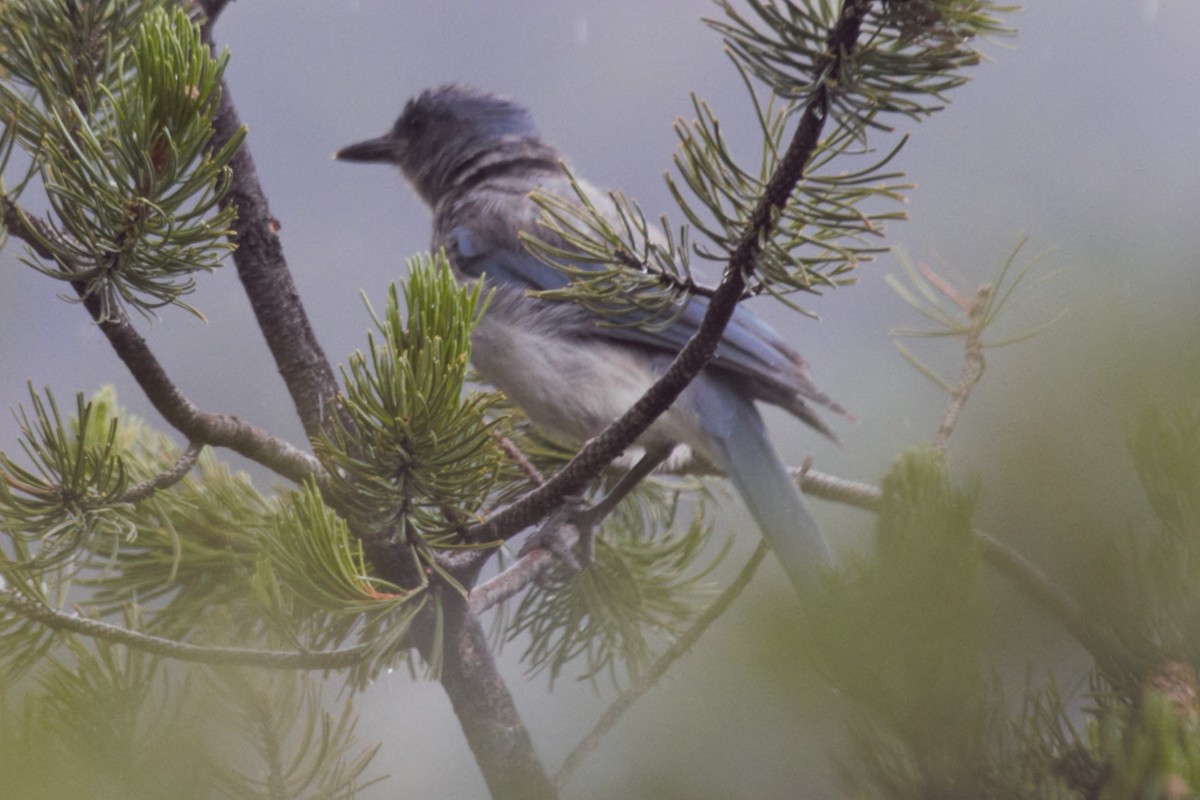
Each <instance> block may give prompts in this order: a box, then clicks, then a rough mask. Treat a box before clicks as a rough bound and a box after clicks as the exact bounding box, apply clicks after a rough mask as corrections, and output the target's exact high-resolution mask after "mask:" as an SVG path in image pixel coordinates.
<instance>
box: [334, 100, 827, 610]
mask: <svg viewBox="0 0 1200 800" xmlns="http://www.w3.org/2000/svg"><path fill="white" fill-rule="evenodd" d="M335 157H336V158H338V159H340V160H343V161H357V162H382V163H389V164H394V165H396V166H398V167H399V168H400V171H401V173H402V174H403V175H404V177H405V178H406V179H407V180H408V182H409V183H410V184H412V187H413V188H414V189H415V190H416V192H417V194H419V195H420V196H421V199H422V200H424V201H425V203H427V204H428V205H429V207H430V209H432V211H433V249H434V251H435V252H436V251H438V250H441V249H444V251H445V253H446V255H447V257H448V258H449V260H450V263H451V264H452V265H453V267H454V269H455V270H456V271H457V273H458V275H459V277H460V278H461V279H464V280H477V279H483V280H484V281H485V286H486V288H487V289H490V290H492V291H493V292H494V294H493V296H492V300H491V303H490V305H489V306H488V308H487V311H486V313H485V314H484V317H483V319H482V320H481V322H480V323H479V326H478V327H477V329H476V330H475V333H474V336H473V338H472V341H471V360H472V362H473V363H474V365H475V367H476V369H478V370H479V372H480V374H482V375H483V377H484V378H486V379H487V380H488V381H490V382H491V383H492V384H494V385H495V386H496V387H498V388H499V389H501V390H502V391H503V392H504V393H505V394H506V395H508V397H509V398H510V399H511V400H512V402H513V403H515V404H516V405H517V406H518V407H519V408H520V409H521V410H522V411H524V412H525V414H526V415H527V416H528V417H529V418H530V419H531V420H532V421H533V422H534V424H535V425H537V426H538V427H540V428H541V429H542V430H543V431H545V432H546V433H547V434H549V435H550V436H552V437H554V438H557V439H560V440H563V441H564V442H567V443H575V444H578V443H582V442H584V441H586V440H587V439H589V438H591V437H593V436H596V435H597V434H598V433H600V431H602V430H603V429H604V428H605V426H607V425H608V424H609V423H610V422H612V421H613V420H614V419H615V418H616V417H617V416H619V415H620V414H621V413H623V412H624V411H626V410H627V409H628V408H629V407H630V406H631V405H632V404H633V403H634V401H635V400H637V398H638V397H640V396H641V395H642V393H643V392H645V391H646V389H647V388H649V386H650V385H651V383H653V381H654V380H655V379H656V377H657V376H659V375H660V374H662V372H663V371H664V370H665V369H666V367H667V366H668V365H669V364H670V362H671V360H672V359H673V358H674V357H675V355H676V354H677V353H678V352H679V350H680V349H681V348H682V347H683V345H684V344H685V343H686V342H687V341H688V339H689V338H691V336H692V334H693V333H694V332H695V331H696V328H697V326H698V325H699V324H700V321H701V319H702V318H703V316H704V312H705V310H706V308H707V306H708V302H707V300H706V299H705V298H703V297H693V298H691V299H690V300H689V301H688V303H687V305H686V307H685V308H684V309H683V310H682V313H681V314H680V315H679V316H678V318H677V319H676V320H675V321H674V323H673V324H671V325H670V326H668V327H666V328H665V329H659V328H652V327H639V326H638V325H636V324H634V325H613V324H611V322H612V320H611V319H610V320H605V319H602V318H601V317H599V316H597V315H595V314H594V313H592V312H590V311H588V310H586V309H584V308H582V307H581V306H579V305H577V304H575V303H572V302H569V301H562V300H558V301H555V300H549V299H544V298H538V297H534V296H531V292H532V291H537V290H546V289H557V288H561V287H563V286H565V285H566V284H567V283H568V282H569V280H570V278H569V276H568V275H567V274H566V273H565V272H563V271H562V270H557V269H555V268H553V267H551V266H548V265H547V264H545V263H543V262H542V261H540V260H539V259H538V258H536V257H535V256H534V255H533V254H531V253H530V252H529V251H528V250H526V248H525V246H524V245H523V244H522V241H521V235H522V234H525V235H530V236H536V237H540V238H541V239H543V240H547V241H549V242H550V243H552V244H555V245H558V246H560V247H562V246H564V243H563V242H562V241H561V240H559V239H558V238H557V237H556V236H555V235H554V234H553V233H552V232H550V231H548V230H547V229H546V228H545V227H544V226H541V225H539V224H538V217H539V214H540V209H539V207H538V206H537V205H536V204H535V203H534V202H533V201H532V200H531V199H530V193H531V192H533V191H535V190H536V191H539V192H541V193H544V194H550V195H555V196H557V197H559V198H562V199H564V200H567V201H570V202H578V200H577V198H576V195H575V193H574V191H573V189H572V187H571V183H570V180H569V178H568V177H567V175H566V173H565V171H564V169H563V157H562V155H561V154H560V153H559V152H558V150H556V149H555V148H554V147H552V146H551V145H549V144H547V143H546V142H544V141H543V140H542V139H541V138H540V137H539V135H538V132H537V130H536V128H535V127H534V124H533V120H532V118H531V117H530V114H529V112H528V111H527V110H526V109H524V108H522V107H521V106H519V105H517V104H515V103H513V102H511V101H509V100H507V99H504V98H501V97H498V96H496V95H493V94H489V93H485V92H480V91H477V90H473V89H470V88H466V87H463V86H458V85H449V86H442V87H439V88H436V89H429V90H427V91H425V92H423V93H421V94H420V95H419V96H417V97H415V98H413V99H412V100H410V101H409V102H408V104H407V105H406V106H405V107H404V110H403V112H402V113H401V114H400V117H399V119H397V120H396V123H395V125H393V127H392V129H391V130H390V131H388V132H387V133H385V134H384V135H382V136H380V137H378V138H375V139H369V140H367V141H363V142H359V143H357V144H353V145H350V146H349V147H346V148H344V149H342V150H340V151H338V152H337V153H336V154H335ZM581 185H582V186H583V188H584V190H585V191H586V192H588V193H589V195H590V197H591V198H592V199H593V200H594V202H595V204H596V206H597V207H598V208H601V209H605V210H606V211H612V208H613V206H612V201H611V199H610V198H609V197H608V195H607V194H606V193H603V192H599V191H597V190H595V189H594V188H592V187H591V186H589V185H588V184H586V183H582V184H581ZM580 266H583V267H587V266H588V265H587V264H581V265H580ZM606 322H607V323H608V324H605V323H606ZM756 400H763V401H766V402H768V403H773V404H775V405H778V406H781V407H783V408H785V409H787V410H788V411H789V412H791V413H792V414H794V415H795V416H796V417H798V418H800V419H801V420H803V421H804V422H806V423H808V424H809V425H811V426H812V427H814V428H816V429H817V430H819V431H822V432H823V433H825V434H827V435H829V431H828V429H827V428H826V427H825V426H824V425H823V424H822V422H821V421H820V420H819V419H818V418H817V416H816V415H815V413H814V412H813V409H812V407H811V404H812V403H817V404H821V405H824V406H826V407H829V408H831V409H833V410H835V411H839V412H840V411H841V409H840V408H838V406H837V405H836V404H834V403H832V402H831V401H830V400H829V399H828V398H827V397H826V396H825V395H824V394H822V393H821V392H820V391H818V390H817V388H816V387H815V386H814V385H813V383H812V382H811V381H810V380H809V377H808V371H807V367H806V365H805V363H804V360H803V359H801V357H800V356H799V355H798V354H797V353H796V352H795V351H794V350H792V349H791V348H789V347H788V346H787V345H786V344H785V343H784V342H783V341H782V340H781V339H780V337H779V335H778V334H777V333H775V331H773V330H772V329H771V328H770V327H769V326H767V325H766V324H765V323H764V322H762V321H761V320H759V319H758V318H757V317H755V316H754V315H753V314H752V313H750V311H749V310H747V309H745V308H744V307H739V308H738V309H737V312H736V313H735V314H734V316H733V319H732V320H731V322H730V323H729V326H728V328H727V329H726V331H725V335H724V338H723V339H722V341H721V344H720V346H719V348H718V350H717V354H716V357H715V358H714V360H713V361H712V362H711V363H710V364H709V365H708V367H707V368H706V369H705V370H704V371H703V372H702V373H701V374H700V375H699V376H697V378H696V379H695V380H694V381H693V382H692V383H691V384H690V385H689V387H688V388H687V389H686V390H685V391H684V392H683V394H682V395H680V397H679V398H678V400H677V401H676V402H675V403H674V405H672V407H671V408H670V409H668V410H667V411H666V412H665V413H664V414H663V415H662V416H661V417H659V418H658V419H657V420H656V421H655V423H654V424H653V425H652V426H651V427H650V429H649V430H647V431H646V433H645V434H644V435H643V436H642V437H641V438H640V439H639V441H638V443H637V444H638V445H639V446H640V447H641V448H643V449H644V452H645V455H644V456H643V458H642V459H641V461H639V462H638V464H637V465H636V466H635V467H634V468H633V469H632V470H630V473H629V474H628V475H627V476H626V479H625V480H623V481H622V482H621V483H620V484H618V486H619V487H620V486H624V487H625V488H626V489H628V488H631V487H632V484H633V483H635V482H636V481H637V480H638V479H640V478H641V477H643V476H644V475H645V474H647V473H648V472H650V471H651V470H652V469H654V468H655V467H656V466H657V465H658V464H659V463H660V462H662V461H663V460H665V459H666V458H668V457H671V458H673V459H677V458H680V457H681V456H680V453H683V456H682V457H683V458H684V459H687V458H691V459H695V460H698V461H699V462H700V464H701V465H702V468H707V469H709V470H710V471H711V470H712V469H715V470H718V471H720V472H723V473H724V474H726V475H728V476H729V478H730V480H731V481H732V482H733V484H734V486H735V487H736V488H737V491H738V493H739V494H740V495H741V496H742V498H743V499H744V501H745V503H746V505H747V506H748V507H749V509H750V512H751V514H752V515H753V516H754V519H755V521H756V522H757V524H758V526H759V528H760V529H761V530H762V532H763V535H764V536H765V537H766V539H767V541H768V542H769V543H770V545H771V548H772V549H773V550H774V552H775V553H776V555H777V557H778V558H779V560H780V561H781V562H782V564H783V566H784V568H785V569H786V570H787V573H788V575H789V577H790V578H791V580H792V582H793V583H794V584H795V585H796V586H797V587H803V586H805V585H808V584H811V582H812V580H813V578H814V576H815V575H816V574H817V572H818V569H819V568H820V567H822V566H825V565H827V564H829V561H830V558H829V551H828V549H827V547H826V544H825V541H824V539H823V538H822V536H821V532H820V530H819V529H818V528H817V525H816V523H815V521H814V520H813V518H812V516H811V515H810V514H809V511H808V509H807V508H806V506H805V503H804V500H803V499H802V497H801V495H800V492H799V491H798V489H797V488H796V484H795V482H794V481H793V479H792V477H791V476H790V475H789V474H788V471H787V469H786V468H785V467H784V464H783V462H782V461H781V460H780V458H779V455H778V454H777V453H776V451H775V448H774V447H772V445H771V442H770V440H769V439H768V438H767V432H766V428H765V427H764V425H763V422H762V418H761V417H760V416H759V413H758V409H757V408H756V407H755V401H756ZM612 496H614V497H619V493H618V492H617V491H616V490H614V492H613V495H612ZM604 502H605V501H601V503H602V504H603V503H604ZM609 507H611V505H609V506H607V507H606V509H605V510H607V508H609Z"/></svg>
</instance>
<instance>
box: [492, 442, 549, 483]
mask: <svg viewBox="0 0 1200 800" xmlns="http://www.w3.org/2000/svg"><path fill="white" fill-rule="evenodd" d="M496 444H498V445H499V446H500V449H501V450H502V451H504V455H506V456H508V459H509V461H512V462H513V463H514V464H516V465H517V468H518V469H519V470H521V472H522V474H524V475H525V477H526V478H527V479H528V480H529V482H530V483H532V484H533V485H534V486H541V485H542V484H544V483H545V482H546V479H545V478H544V477H542V473H541V472H540V471H539V470H538V468H537V467H536V466H534V464H533V462H532V461H530V460H529V456H527V455H525V454H524V453H522V452H521V448H519V447H517V444H516V442H514V441H513V440H512V439H509V438H508V437H507V436H497V437H496Z"/></svg>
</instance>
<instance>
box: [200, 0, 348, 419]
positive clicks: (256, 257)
mask: <svg viewBox="0 0 1200 800" xmlns="http://www.w3.org/2000/svg"><path fill="white" fill-rule="evenodd" d="M222 5H223V4H222V3H220V2H215V1H214V0H210V2H208V3H206V4H205V6H212V7H214V8H215V9H216V10H218V11H219V10H220V7H221V6H222ZM202 7H203V6H202ZM213 21H214V19H213V18H212V17H211V16H210V19H209V20H208V22H206V23H205V25H204V26H203V28H202V34H203V40H204V42H205V43H206V44H207V45H208V46H209V47H210V48H212V50H213V53H214V55H215V54H216V49H217V48H216V45H215V43H214V42H213V38H212V23H213ZM241 127H242V122H241V119H240V118H239V117H238V113H237V108H236V107H235V106H234V104H233V99H232V94H231V93H230V91H229V85H228V84H227V83H226V82H224V81H223V82H222V84H221V102H220V105H219V106H218V108H217V114H216V117H214V119H213V138H212V146H213V148H214V149H219V148H221V147H222V146H224V145H225V143H226V142H228V141H229V140H230V139H231V138H232V137H233V136H234V135H236V134H237V132H238V131H239V130H240V129H241ZM229 167H230V169H231V170H232V173H233V178H232V181H231V183H230V186H229V191H227V192H226V193H225V195H224V197H222V199H221V207H222V208H224V207H227V206H233V207H234V208H236V209H237V217H236V219H235V220H234V222H233V230H234V233H235V237H234V238H235V241H236V242H237V249H235V250H234V251H233V263H234V265H235V266H236V267H237V273H238V277H239V278H240V279H241V281H242V286H243V288H244V289H245V291H246V297H247V298H248V299H249V300H250V307H251V309H253V311H254V317H255V319H256V320H258V327H259V330H261V331H262V334H263V338H264V339H265V340H266V342H267V347H268V348H269V349H270V351H271V356H272V358H273V359H274V360H275V365H276V366H277V367H278V369H279V374H280V375H281V376H282V377H283V381H284V383H285V384H286V385H287V388H288V392H289V393H290V394H291V397H292V402H293V403H294V404H295V406H296V411H297V413H298V414H299V416H300V421H301V422H302V423H303V425H304V430H305V432H306V433H307V434H308V436H309V438H312V437H314V436H317V435H318V434H320V433H321V432H322V430H323V425H324V421H325V419H326V416H327V415H328V413H329V412H330V411H331V410H333V409H335V408H336V407H337V406H336V401H337V392H338V384H337V379H336V377H335V376H334V372H333V367H332V366H330V364H329V360H328V359H327V358H326V357H325V353H324V351H323V350H322V349H321V345H320V343H319V342H318V341H317V337H316V334H315V333H313V329H312V326H311V325H310V324H309V321H308V315H307V314H306V313H305V311H304V305H303V304H302V303H301V301H300V294H299V292H297V290H296V284H295V282H294V281H293V280H292V274H291V272H290V271H289V270H288V265H287V260H286V259H285V258H284V256H283V245H282V243H281V242H280V240H279V234H278V231H279V222H278V221H277V220H276V219H275V218H274V217H273V216H271V211H270V208H269V207H268V205H267V198H266V195H265V194H264V193H263V190H262V186H261V184H259V182H258V173H257V170H256V169H255V167H254V159H253V158H252V157H251V155H250V149H249V147H248V145H247V144H246V143H245V142H243V143H242V146H241V147H240V148H238V151H237V154H236V155H234V157H233V159H232V160H231V161H230V163H229Z"/></svg>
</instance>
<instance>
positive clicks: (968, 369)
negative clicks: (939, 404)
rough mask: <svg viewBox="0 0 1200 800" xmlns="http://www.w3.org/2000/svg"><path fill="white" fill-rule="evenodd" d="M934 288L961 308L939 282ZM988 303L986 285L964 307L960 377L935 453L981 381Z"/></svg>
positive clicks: (953, 294)
mask: <svg viewBox="0 0 1200 800" xmlns="http://www.w3.org/2000/svg"><path fill="white" fill-rule="evenodd" d="M924 274H925V277H926V280H931V279H930V277H929V276H930V275H932V274H934V273H933V271H932V270H926V271H925V272H924ZM939 281H940V279H939ZM934 286H936V287H938V288H939V289H941V290H942V292H943V293H944V294H946V296H947V297H949V298H951V299H952V300H954V301H955V302H956V303H958V304H960V305H961V303H962V298H961V297H960V296H959V295H958V293H957V292H955V291H954V290H953V288H952V287H949V286H945V288H943V283H942V282H938V283H934ZM991 300H992V287H991V286H990V285H989V284H986V283H985V284H984V285H982V286H980V287H979V290H978V291H976V292H975V298H974V300H973V301H971V302H970V303H969V304H968V305H967V320H968V323H969V324H968V325H967V329H966V331H965V337H964V341H963V347H964V358H963V365H962V371H961V372H960V373H959V377H958V385H957V386H955V387H954V391H952V392H951V393H950V401H949V402H948V403H947V404H946V411H945V413H943V414H942V422H941V424H940V425H939V426H938V431H937V434H935V435H934V437H933V448H934V449H935V450H937V451H938V452H945V450H946V444H947V443H948V442H949V441H950V435H951V434H952V433H954V426H955V424H956V423H957V422H958V417H959V415H960V414H961V413H962V410H963V407H964V406H965V405H966V403H967V398H969V397H970V396H971V390H972V389H974V388H975V385H976V384H978V383H979V380H980V379H981V378H982V377H983V366H984V364H983V329H984V327H985V326H986V325H987V309H988V304H989V303H990V302H991Z"/></svg>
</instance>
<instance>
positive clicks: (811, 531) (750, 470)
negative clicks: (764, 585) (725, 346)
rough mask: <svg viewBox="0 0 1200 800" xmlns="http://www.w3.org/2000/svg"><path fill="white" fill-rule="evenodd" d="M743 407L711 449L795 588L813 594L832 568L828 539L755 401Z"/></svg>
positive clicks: (725, 427) (712, 443)
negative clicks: (825, 570)
mask: <svg viewBox="0 0 1200 800" xmlns="http://www.w3.org/2000/svg"><path fill="white" fill-rule="evenodd" d="M740 405H741V407H740V408H738V409H737V411H736V412H735V413H734V415H733V417H732V419H728V420H727V423H728V424H727V425H725V426H722V427H723V428H724V429H723V430H722V431H721V432H720V435H719V436H712V438H711V439H710V447H711V448H712V450H713V451H714V455H715V456H716V457H717V458H718V459H719V460H720V461H722V462H723V463H720V464H718V466H719V467H721V468H722V469H723V471H724V472H725V473H726V474H727V475H728V476H729V478H730V480H731V481H733V485H734V486H735V487H736V488H737V490H738V494H740V495H741V496H742V499H743V500H744V501H745V503H746V506H747V507H748V508H749V509H750V513H751V514H752V515H753V516H754V520H755V522H757V523H758V527H759V529H760V530H762V534H763V536H764V537H766V539H767V542H768V543H769V544H770V545H771V549H772V550H773V551H774V552H775V555H776V557H777V558H778V559H779V561H780V563H781V564H783V568H784V569H785V570H786V571H787V574H788V577H789V578H791V580H792V584H793V585H794V586H795V587H796V589H797V590H798V591H801V590H804V589H806V588H811V587H812V585H813V584H814V583H815V581H816V578H817V576H818V575H819V574H820V571H821V569H822V568H823V567H827V566H829V565H830V563H831V559H830V555H829V548H828V546H827V545H826V543H825V537H824V536H822V534H821V531H820V529H819V528H818V527H817V522H816V520H814V519H813V517H812V514H811V513H809V510H808V506H807V504H806V503H805V502H804V498H803V497H802V496H801V494H800V490H799V489H798V488H797V487H796V483H795V481H794V479H793V478H792V476H791V475H790V474H789V473H788V470H787V468H786V467H785V466H784V464H783V462H782V461H781V460H780V458H779V454H778V453H777V452H775V448H774V446H772V444H771V442H770V440H769V439H768V438H767V430H766V426H765V425H764V424H763V421H762V417H761V416H760V415H759V413H758V409H756V408H755V407H754V404H753V402H749V401H743V402H742V403H741V404H740ZM710 436H711V434H710Z"/></svg>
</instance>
